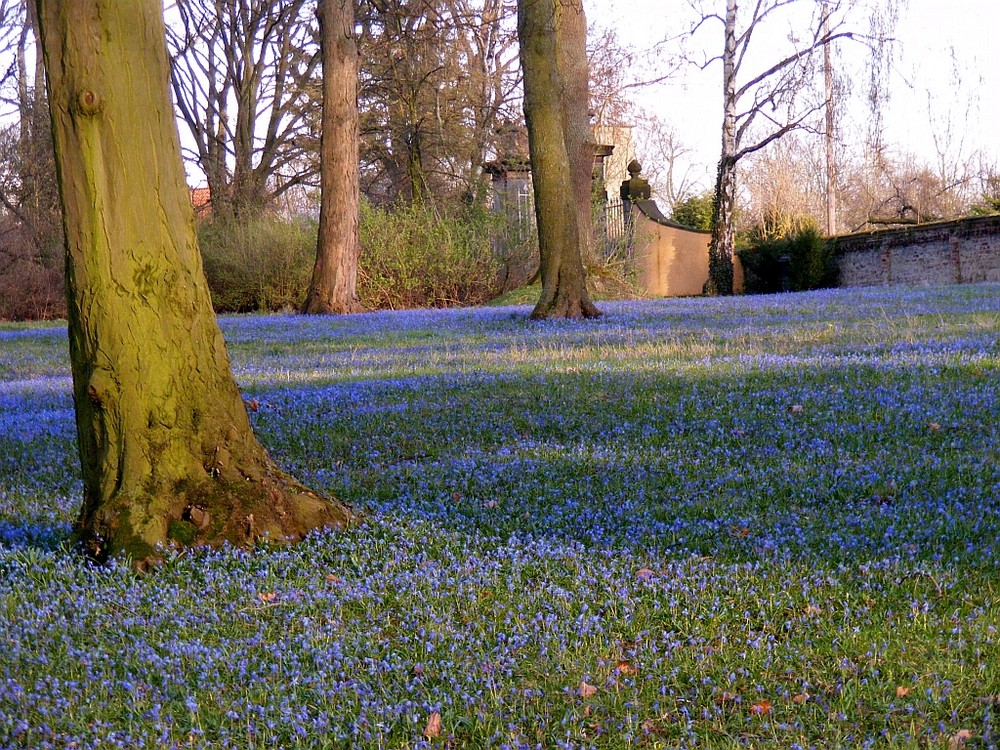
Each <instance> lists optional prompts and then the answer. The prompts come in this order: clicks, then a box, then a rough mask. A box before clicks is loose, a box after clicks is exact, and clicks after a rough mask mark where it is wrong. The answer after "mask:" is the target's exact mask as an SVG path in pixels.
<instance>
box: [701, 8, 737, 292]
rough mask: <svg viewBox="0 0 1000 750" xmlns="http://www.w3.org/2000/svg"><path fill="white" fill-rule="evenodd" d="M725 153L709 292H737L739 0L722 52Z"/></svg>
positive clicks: (717, 198) (718, 187)
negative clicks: (735, 278) (735, 290)
mask: <svg viewBox="0 0 1000 750" xmlns="http://www.w3.org/2000/svg"><path fill="white" fill-rule="evenodd" d="M722 91H723V117H722V155H721V156H720V157H719V166H718V171H717V173H716V179H715V201H714V203H713V205H712V240H711V243H710V244H709V246H708V281H706V282H705V293H706V294H712V295H716V294H732V293H733V251H734V249H735V246H736V234H735V229H734V220H735V215H734V213H735V210H736V162H737V158H736V147H737V143H736V104H737V101H738V99H737V96H736V0H727V2H726V28H725V48H724V50H723V54H722Z"/></svg>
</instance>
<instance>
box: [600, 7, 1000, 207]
mask: <svg viewBox="0 0 1000 750" xmlns="http://www.w3.org/2000/svg"><path fill="white" fill-rule="evenodd" d="M805 1H806V2H810V1H811V0H805ZM711 2H712V3H714V6H717V7H718V9H719V12H720V14H721V13H723V12H724V6H725V2H724V0H711ZM875 2H879V0H875ZM584 7H585V9H586V11H587V15H588V20H589V21H590V23H591V24H596V25H598V26H601V27H611V28H614V29H616V30H617V33H618V37H619V39H620V40H622V41H623V42H625V43H627V44H631V45H632V46H633V47H635V48H636V49H638V50H644V49H648V48H649V47H650V46H652V45H653V44H655V43H657V42H659V41H661V40H663V39H665V38H668V37H671V36H673V35H674V34H676V33H677V32H678V31H680V30H681V29H683V28H685V27H686V26H689V25H690V23H691V19H692V18H693V17H694V14H693V11H692V10H691V8H690V5H689V3H688V2H687V1H686V0H584ZM857 19H858V23H857V26H858V27H860V28H861V29H862V30H864V29H866V28H867V16H865V15H861V16H858V17H857ZM894 37H895V39H896V40H897V44H898V46H897V56H896V63H895V65H894V68H893V76H892V82H891V88H890V91H891V98H890V101H889V104H888V107H887V109H886V110H885V131H884V134H885V141H886V142H887V143H888V144H890V145H891V146H892V147H893V149H894V150H895V151H896V153H912V154H914V155H916V156H917V157H918V158H919V159H920V160H921V161H926V162H929V163H935V162H936V161H937V156H936V149H935V144H934V137H933V133H934V132H937V133H938V136H939V141H941V142H942V143H946V144H947V146H948V148H947V150H948V153H949V154H950V155H951V156H952V158H961V159H965V158H968V157H969V155H970V154H971V153H973V152H976V151H981V152H982V154H983V156H984V157H985V159H986V161H987V162H991V163H996V162H998V161H1000V142H998V136H1000V0H909V1H908V3H907V4H906V7H904V8H903V9H902V10H901V14H900V19H899V24H898V27H897V28H896V29H895V33H894ZM696 40H697V42H698V45H700V46H704V47H708V46H710V45H711V46H713V49H712V50H711V51H710V54H717V53H718V50H719V49H720V48H721V44H722V32H721V24H719V23H715V24H714V25H712V26H706V27H704V28H703V29H702V30H701V31H700V32H699V35H698V36H697V37H696ZM756 41H758V42H760V41H761V40H760V39H758V40H756ZM763 41H764V42H765V46H766V41H767V40H766V39H765V40H763ZM677 49H678V47H677V45H676V44H673V45H666V52H667V54H669V53H670V52H675V53H676V51H677ZM693 49H698V46H696V47H694V48H693ZM839 54H840V55H841V56H843V57H845V58H846V57H847V56H848V55H850V54H852V53H850V52H849V51H847V50H840V52H839ZM845 64H848V65H849V61H847V60H845ZM861 75H862V74H861V73H860V71H859V72H857V73H856V76H858V77H860V76H861ZM956 75H957V77H956ZM721 79H722V71H721V67H720V66H719V64H718V63H716V64H714V65H712V66H711V67H709V68H708V69H707V70H705V71H699V70H698V69H697V68H694V67H692V66H688V67H687V68H685V73H684V75H683V76H682V77H681V78H679V79H678V80H676V81H675V82H673V83H671V84H670V85H668V86H660V87H656V88H652V89H646V90H644V91H642V93H640V94H638V95H637V98H638V99H639V102H640V103H641V105H642V106H643V107H644V108H646V109H648V110H650V111H653V112H655V113H656V114H658V116H659V117H660V118H661V119H662V120H664V121H665V122H667V123H668V124H670V125H671V126H672V127H673V128H674V129H675V130H676V131H677V133H678V135H679V136H680V139H681V141H682V142H683V144H684V145H685V146H687V147H689V148H692V149H693V150H694V153H693V154H692V155H691V156H690V157H689V158H690V159H691V163H690V165H688V166H690V168H691V176H692V177H694V178H695V179H696V180H697V181H698V183H699V184H700V186H701V187H704V188H707V187H709V186H710V185H711V184H712V182H713V180H714V165H715V162H716V161H717V160H718V156H719V143H720V136H721V121H722V113H721V85H722V84H721ZM858 84H859V86H858V88H859V89H860V88H864V87H865V86H866V79H865V80H862V81H859V82H858ZM928 95H930V97H931V99H932V100H933V102H934V106H933V108H931V107H929V106H928ZM865 116H866V115H865V112H864V110H863V107H861V106H860V105H858V106H857V107H856V112H855V114H854V116H853V123H852V121H851V120H848V121H847V122H845V125H844V129H843V132H842V133H841V134H840V135H841V137H842V139H843V140H845V141H849V140H851V139H852V137H853V138H855V139H856V140H859V141H860V140H861V139H863V137H864V123H863V122H860V120H862V119H863V118H864V117H865ZM638 156H639V160H640V161H642V154H639V155H638Z"/></svg>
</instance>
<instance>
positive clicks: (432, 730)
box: [424, 711, 441, 740]
mask: <svg viewBox="0 0 1000 750" xmlns="http://www.w3.org/2000/svg"><path fill="white" fill-rule="evenodd" d="M440 735H441V714H440V713H439V712H437V711H435V712H434V713H432V714H431V715H430V716H428V717H427V726H425V727H424V737H426V738H427V739H429V740H432V739H434V738H435V737H439V736H440Z"/></svg>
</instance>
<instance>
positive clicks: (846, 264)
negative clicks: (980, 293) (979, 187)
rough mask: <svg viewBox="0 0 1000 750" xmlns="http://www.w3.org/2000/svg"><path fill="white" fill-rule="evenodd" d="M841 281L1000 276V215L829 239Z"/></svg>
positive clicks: (858, 283)
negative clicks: (834, 251)
mask: <svg viewBox="0 0 1000 750" xmlns="http://www.w3.org/2000/svg"><path fill="white" fill-rule="evenodd" d="M834 242H835V247H836V252H837V261H838V264H839V266H840V285H841V286H880V285H885V284H968V283H973V282H977V281H1000V216H983V217H979V218H975V219H959V220H958V221H946V222H940V223H936V224H925V225H921V226H916V227H907V228H905V229H888V230H884V231H878V232H864V233H861V234H850V235H844V236H841V237H837V238H835V239H834Z"/></svg>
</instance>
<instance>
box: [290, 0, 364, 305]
mask: <svg viewBox="0 0 1000 750" xmlns="http://www.w3.org/2000/svg"><path fill="white" fill-rule="evenodd" d="M316 12H317V14H318V15H319V20H320V38H321V46H322V51H323V133H322V136H321V139H320V179H321V191H322V196H321V201H320V211H319V238H318V240H317V244H316V265H315V266H314V267H313V275H312V283H310V285H309V292H308V294H307V295H306V301H305V304H304V305H303V308H302V311H303V312H304V313H351V312H358V311H359V310H360V309H361V304H360V303H359V301H358V296H357V286H358V255H359V254H360V238H359V234H358V232H359V230H358V210H359V201H360V193H359V174H358V172H359V167H358V47H357V43H356V41H355V38H354V0H321V2H320V3H319V7H318V8H317V11H316Z"/></svg>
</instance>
